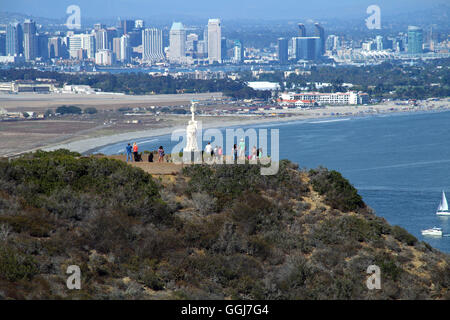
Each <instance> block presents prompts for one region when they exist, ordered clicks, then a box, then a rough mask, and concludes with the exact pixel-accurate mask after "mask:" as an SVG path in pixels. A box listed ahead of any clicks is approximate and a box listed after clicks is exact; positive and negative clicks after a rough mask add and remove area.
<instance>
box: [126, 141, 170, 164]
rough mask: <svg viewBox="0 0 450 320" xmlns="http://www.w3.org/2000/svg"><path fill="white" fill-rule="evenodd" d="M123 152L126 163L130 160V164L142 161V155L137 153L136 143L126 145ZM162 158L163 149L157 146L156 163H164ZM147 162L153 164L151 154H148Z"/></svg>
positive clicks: (163, 154)
mask: <svg viewBox="0 0 450 320" xmlns="http://www.w3.org/2000/svg"><path fill="white" fill-rule="evenodd" d="M125 150H126V151H127V162H128V160H130V161H131V162H133V160H134V161H135V162H140V161H143V159H142V154H141V153H139V147H138V145H137V143H136V142H133V145H131V144H130V143H128V145H127V146H126V148H125ZM164 156H165V152H164V148H163V146H159V148H158V162H164ZM148 162H153V152H150V153H149V155H148Z"/></svg>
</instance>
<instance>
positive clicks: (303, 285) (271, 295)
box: [0, 150, 450, 300]
mask: <svg viewBox="0 0 450 320" xmlns="http://www.w3.org/2000/svg"><path fill="white" fill-rule="evenodd" d="M71 265H76V266H79V268H80V270H81V289H80V290H69V289H68V288H67V286H66V281H67V278H68V276H69V275H68V274H67V273H66V271H67V268H68V266H71ZM370 265H377V266H379V268H380V270H381V289H375V290H369V289H368V288H367V286H366V280H367V278H368V277H369V274H367V272H366V271H367V268H368V266H370ZM449 287H450V256H449V255H447V254H444V253H441V252H439V251H438V250H436V249H433V248H432V247H431V246H429V245H428V244H427V243H425V242H420V241H418V240H417V239H416V238H415V237H414V236H413V235H411V234H410V233H408V232H407V231H406V230H404V229H402V228H401V227H398V226H391V225H389V224H388V223H387V222H386V221H385V220H384V219H383V218H380V217H378V216H377V215H376V213H375V212H373V210H372V209H370V208H369V207H368V206H367V205H366V204H365V203H364V202H363V200H362V198H361V196H360V195H359V194H358V192H357V190H356V189H355V188H354V187H353V186H352V185H351V184H350V183H349V182H348V181H347V180H346V179H345V178H344V177H342V175H341V174H340V173H338V172H336V171H330V170H327V169H325V168H317V169H310V170H306V169H299V166H298V165H297V164H294V163H292V162H290V161H287V160H283V161H281V162H280V170H279V172H278V174H277V175H273V176H263V175H261V174H260V166H259V165H254V164H243V165H237V164H236V165H192V166H184V167H183V168H182V170H179V171H178V172H171V173H165V174H149V173H146V172H145V171H144V170H142V169H141V168H137V167H133V166H131V165H128V164H126V163H125V162H123V161H119V160H115V159H108V158H106V157H98V156H97V157H94V156H89V157H83V156H81V155H80V154H77V153H74V152H70V151H68V150H57V151H53V152H43V151H37V152H35V153H30V154H26V155H23V156H21V157H19V158H16V159H6V158H5V159H3V160H0V299H284V300H293V299H450V292H449Z"/></svg>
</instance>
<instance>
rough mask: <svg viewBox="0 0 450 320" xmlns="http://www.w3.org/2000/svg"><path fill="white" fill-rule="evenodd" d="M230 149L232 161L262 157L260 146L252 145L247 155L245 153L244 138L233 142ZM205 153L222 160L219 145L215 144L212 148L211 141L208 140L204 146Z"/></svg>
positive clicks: (221, 151)
mask: <svg viewBox="0 0 450 320" xmlns="http://www.w3.org/2000/svg"><path fill="white" fill-rule="evenodd" d="M231 151H232V155H233V160H234V161H236V160H238V159H242V160H245V159H246V158H247V159H248V160H258V159H261V158H262V148H256V146H253V148H252V150H251V152H249V154H248V155H247V156H246V155H245V152H246V147H245V141H244V139H241V140H240V141H239V143H238V144H234V145H233V148H232V150H231ZM205 154H206V155H207V156H211V157H212V158H214V159H217V160H218V161H219V162H223V150H222V147H221V146H215V147H214V148H213V147H212V145H211V143H210V142H208V144H207V145H206V147H205Z"/></svg>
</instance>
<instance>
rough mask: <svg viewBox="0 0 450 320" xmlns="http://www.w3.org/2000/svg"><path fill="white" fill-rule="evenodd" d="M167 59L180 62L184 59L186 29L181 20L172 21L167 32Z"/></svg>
mask: <svg viewBox="0 0 450 320" xmlns="http://www.w3.org/2000/svg"><path fill="white" fill-rule="evenodd" d="M169 42H170V44H169V57H168V58H169V61H171V62H175V63H182V62H184V61H185V60H186V29H185V28H184V26H183V24H182V23H181V22H174V23H173V24H172V28H170V34H169Z"/></svg>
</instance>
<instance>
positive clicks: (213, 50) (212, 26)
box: [208, 19, 222, 63]
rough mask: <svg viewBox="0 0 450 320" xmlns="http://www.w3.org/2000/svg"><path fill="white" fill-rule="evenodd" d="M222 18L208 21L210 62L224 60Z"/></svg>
mask: <svg viewBox="0 0 450 320" xmlns="http://www.w3.org/2000/svg"><path fill="white" fill-rule="evenodd" d="M221 29H222V28H221V26H220V19H209V21H208V61H209V63H214V62H219V63H221V62H222V43H221V41H222V30H221Z"/></svg>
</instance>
